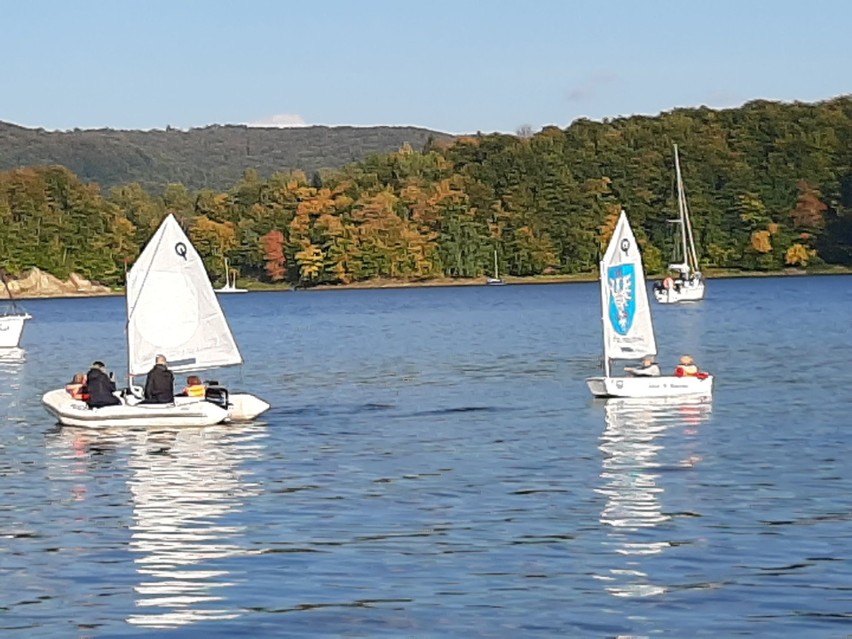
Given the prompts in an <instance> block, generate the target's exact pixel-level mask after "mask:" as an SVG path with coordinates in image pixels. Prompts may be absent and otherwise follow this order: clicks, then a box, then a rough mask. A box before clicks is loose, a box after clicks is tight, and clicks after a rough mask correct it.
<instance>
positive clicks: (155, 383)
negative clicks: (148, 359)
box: [145, 355, 175, 404]
mask: <svg viewBox="0 0 852 639" xmlns="http://www.w3.org/2000/svg"><path fill="white" fill-rule="evenodd" d="M174 401H175V376H174V374H173V373H172V372H171V371H170V370H169V367H168V365H167V363H166V356H165V355H157V359H156V362H155V363H154V368H152V369H151V370H150V371H149V372H148V377H147V379H145V403H146V404H171V403H173V402H174Z"/></svg>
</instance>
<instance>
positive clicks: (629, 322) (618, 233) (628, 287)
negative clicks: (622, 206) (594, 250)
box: [600, 211, 657, 361]
mask: <svg viewBox="0 0 852 639" xmlns="http://www.w3.org/2000/svg"><path fill="white" fill-rule="evenodd" d="M600 269H601V274H600V280H601V301H602V304H603V334H604V356H605V358H606V360H607V361H608V360H610V359H638V358H641V357H643V356H645V355H656V353H657V343H656V340H655V338H654V326H653V323H652V320H651V305H650V304H649V303H648V289H647V287H646V285H645V271H644V268H643V266H642V255H641V253H640V252H639V246H638V245H637V243H636V238H635V237H634V235H633V230H632V229H631V228H630V223H629V222H628V221H627V215H626V214H625V213H624V211H622V212H621V216H620V217H619V218H618V224H617V225H616V227H615V231H614V232H613V235H612V238H611V239H610V241H609V245H608V246H607V249H606V253H605V254H604V258H603V260H602V261H601V264H600Z"/></svg>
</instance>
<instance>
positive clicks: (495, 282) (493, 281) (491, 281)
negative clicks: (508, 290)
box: [485, 251, 506, 286]
mask: <svg viewBox="0 0 852 639" xmlns="http://www.w3.org/2000/svg"><path fill="white" fill-rule="evenodd" d="M505 283H506V282H504V281H503V280H501V279H500V269H499V268H498V267H497V251H494V277H489V278H487V279H486V280H485V284H486V285H488V286H503V285H504V284H505Z"/></svg>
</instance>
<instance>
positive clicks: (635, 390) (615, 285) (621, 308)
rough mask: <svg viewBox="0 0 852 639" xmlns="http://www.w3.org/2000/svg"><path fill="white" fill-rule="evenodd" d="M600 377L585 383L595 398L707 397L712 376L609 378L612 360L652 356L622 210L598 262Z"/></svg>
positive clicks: (637, 266)
mask: <svg viewBox="0 0 852 639" xmlns="http://www.w3.org/2000/svg"><path fill="white" fill-rule="evenodd" d="M600 271H601V273H600V285H601V310H602V318H601V319H602V322H603V340H604V375H603V377H590V378H588V379H587V380H586V384H587V385H588V387H589V390H590V391H591V392H592V394H593V395H594V396H595V397H672V396H676V395H704V396H710V395H711V394H712V392H713V376H712V375H707V376H704V377H676V376H674V375H671V376H667V375H661V376H658V377H613V376H612V375H611V370H610V369H611V367H612V360H614V359H621V360H627V359H632V360H636V359H640V358H642V357H645V356H649V355H651V356H653V355H656V354H657V341H656V339H655V337H654V324H653V320H652V318H651V305H650V303H649V301H648V289H647V287H646V286H645V273H644V270H643V267H642V256H641V254H640V253H639V247H638V246H637V244H636V238H635V237H634V236H633V230H632V229H631V228H630V223H629V222H628V221H627V215H626V214H625V213H624V211H622V212H621V216H620V217H619V218H618V224H617V225H616V227H615V232H614V233H613V234H612V239H610V241H609V245H608V246H607V249H606V253H605V254H604V257H603V260H602V261H601V263H600Z"/></svg>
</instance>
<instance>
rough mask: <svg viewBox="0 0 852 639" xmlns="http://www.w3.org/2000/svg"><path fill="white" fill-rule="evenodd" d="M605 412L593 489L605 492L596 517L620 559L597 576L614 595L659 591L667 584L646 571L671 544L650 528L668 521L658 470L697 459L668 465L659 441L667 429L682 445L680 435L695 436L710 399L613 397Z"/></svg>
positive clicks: (694, 460)
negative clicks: (598, 482) (597, 479)
mask: <svg viewBox="0 0 852 639" xmlns="http://www.w3.org/2000/svg"><path fill="white" fill-rule="evenodd" d="M604 410H605V415H606V428H605V430H604V432H603V434H602V435H601V443H600V446H599V448H600V450H601V452H602V453H603V469H602V472H601V475H600V477H601V479H602V486H601V487H600V488H598V489H597V492H599V493H600V494H602V495H605V496H606V505H605V507H604V509H603V512H602V513H601V517H600V521H601V523H602V524H604V525H605V526H609V527H610V533H609V534H608V535H607V538H606V541H605V542H604V543H605V545H606V546H607V548H608V549H611V551H612V552H614V553H615V555H616V556H618V557H623V560H622V561H620V562H618V563H619V564H620V565H619V566H618V567H617V568H611V569H610V570H609V571H608V574H605V575H599V576H598V578H599V579H601V580H603V581H604V582H605V583H606V589H607V591H608V592H609V593H610V594H612V595H613V596H616V597H647V596H651V595H658V594H662V593H663V592H665V590H666V589H665V587H663V586H659V585H655V584H653V583H652V582H651V580H650V578H649V576H648V574H647V573H646V569H647V568H646V564H648V563H650V562H651V560H652V556H653V555H658V554H659V553H662V552H664V551H665V550H666V549H667V548H669V547H670V546H671V545H672V544H671V542H670V541H667V540H666V538H665V536H664V535H660V534H657V532H656V531H655V530H654V529H655V528H657V527H658V526H660V525H661V524H663V523H665V522H667V521H668V520H669V519H670V515H667V514H665V513H664V512H663V508H662V504H661V498H662V495H663V491H664V488H663V486H662V485H661V484H660V483H659V482H660V477H661V472H662V471H663V469H664V466H665V467H666V468H667V469H673V468H681V469H689V468H690V467H692V466H693V465H694V464H695V463H697V461H698V459H699V458H698V457H697V456H695V455H694V454H691V455H687V456H685V458H683V459H680V460H678V461H675V462H672V463H668V462H665V461H662V460H661V454H662V451H663V449H664V447H663V443H662V439H663V436H664V435H666V433H667V432H668V433H669V434H670V435H671V436H672V437H679V438H681V441H680V442H679V444H681V445H682V444H683V441H682V438H683V437H687V438H688V437H690V436H694V435H695V427H696V426H698V425H700V424H701V423H702V422H705V421H707V419H708V418H709V416H710V411H711V403H710V399H709V398H701V397H671V398H645V399H611V400H608V401H607V402H606V405H605V407H604ZM672 443H673V444H674V442H672ZM607 554H608V553H607Z"/></svg>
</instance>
